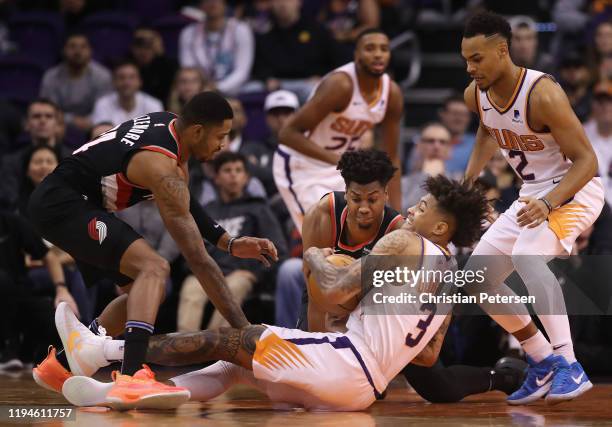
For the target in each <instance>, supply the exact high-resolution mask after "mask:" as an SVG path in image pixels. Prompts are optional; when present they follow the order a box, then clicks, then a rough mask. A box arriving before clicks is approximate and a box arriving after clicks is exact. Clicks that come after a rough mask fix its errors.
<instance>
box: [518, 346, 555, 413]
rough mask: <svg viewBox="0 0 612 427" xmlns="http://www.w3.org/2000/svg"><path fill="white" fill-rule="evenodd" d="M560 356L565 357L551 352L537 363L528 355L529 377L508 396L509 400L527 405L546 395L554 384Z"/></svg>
mask: <svg viewBox="0 0 612 427" xmlns="http://www.w3.org/2000/svg"><path fill="white" fill-rule="evenodd" d="M559 358H561V359H563V357H561V356H555V355H554V354H551V355H550V356H548V357H547V358H546V359H544V360H542V361H541V362H540V363H535V362H534V361H533V360H532V359H531V358H529V357H528V358H527V363H529V369H528V370H527V379H525V382H523V385H522V386H521V388H519V389H518V390H517V391H515V392H514V393H512V394H511V395H510V396H508V399H507V402H508V403H509V404H510V405H525V404H527V403H531V402H534V401H536V400H538V399H540V398H541V397H544V395H546V393H548V390H550V387H551V385H552V379H553V376H554V375H555V368H556V365H557V363H558V362H559Z"/></svg>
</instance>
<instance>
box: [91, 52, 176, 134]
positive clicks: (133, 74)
mask: <svg viewBox="0 0 612 427" xmlns="http://www.w3.org/2000/svg"><path fill="white" fill-rule="evenodd" d="M113 86H114V88H115V90H114V91H113V92H111V93H109V94H108V95H105V96H103V97H102V98H100V99H98V101H97V102H96V105H95V107H94V111H93V114H92V115H91V121H92V122H93V123H100V122H111V123H112V124H114V125H119V124H121V123H123V122H125V121H127V120H130V119H133V118H134V117H138V116H142V115H144V114H147V113H152V112H155V111H163V110H164V106H163V105H162V103H161V101H160V100H159V99H157V98H153V97H152V96H150V95H147V94H146V93H143V92H141V91H140V89H141V87H142V80H141V78H140V71H139V70H138V67H137V66H136V64H134V63H133V62H127V61H126V62H122V63H120V64H119V65H117V66H116V67H115V69H114V71H113Z"/></svg>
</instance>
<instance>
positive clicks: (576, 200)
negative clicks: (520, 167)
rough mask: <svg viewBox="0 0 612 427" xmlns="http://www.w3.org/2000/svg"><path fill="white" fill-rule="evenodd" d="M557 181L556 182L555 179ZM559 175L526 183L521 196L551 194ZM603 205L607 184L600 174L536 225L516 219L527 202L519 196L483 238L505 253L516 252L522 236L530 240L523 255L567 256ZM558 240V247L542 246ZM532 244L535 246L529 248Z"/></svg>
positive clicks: (597, 215) (524, 239)
mask: <svg viewBox="0 0 612 427" xmlns="http://www.w3.org/2000/svg"><path fill="white" fill-rule="evenodd" d="M555 181H556V182H555ZM556 184H558V178H557V179H551V180H549V181H545V182H541V183H537V184H523V187H522V188H521V191H520V196H521V197H535V198H540V197H544V196H545V195H546V194H548V193H549V192H550V191H551V190H552V189H553V188H554V187H555V185H556ZM603 205H604V188H603V184H602V181H601V178H599V177H595V178H593V179H591V181H589V182H588V183H587V184H586V185H585V186H584V187H582V189H581V190H580V191H578V193H576V195H575V196H574V197H572V198H571V199H569V200H568V201H566V202H565V203H563V204H562V205H561V206H559V207H557V208H555V209H554V210H553V211H552V212H551V214H550V215H549V216H548V219H547V221H544V222H543V223H542V224H540V225H539V226H537V227H534V228H527V227H526V226H525V227H520V226H519V225H518V222H517V213H518V212H519V210H520V209H521V208H522V207H523V206H524V203H522V202H519V201H518V200H516V201H514V203H512V205H510V207H509V208H508V209H507V210H506V211H505V212H504V213H502V214H501V215H500V216H499V218H498V219H497V220H496V221H495V222H494V223H493V224H492V225H491V227H490V228H489V229H488V230H487V232H486V233H485V234H484V235H483V236H482V239H481V240H484V241H486V242H487V243H489V244H490V245H492V246H494V247H495V248H497V249H498V250H499V251H501V252H503V253H504V254H505V255H513V254H514V255H517V250H516V248H515V243H516V241H517V240H518V239H519V237H521V241H522V242H531V244H530V245H529V246H528V248H527V249H526V250H527V252H529V253H526V252H525V253H523V252H524V251H520V252H521V253H520V254H524V255H554V256H565V255H569V254H570V253H571V251H572V246H573V244H574V242H575V241H576V238H577V237H578V236H579V235H580V234H581V233H582V232H583V231H584V230H586V229H587V228H589V227H590V226H591V225H592V224H593V223H594V222H595V220H596V219H597V218H598V217H599V214H600V213H601V210H602V208H603ZM541 233H543V234H551V233H553V234H554V236H555V237H556V240H555V239H545V238H542V237H543V235H542V234H541ZM547 241H548V242H550V241H552V242H555V243H556V241H558V242H559V243H560V245H556V247H555V248H544V247H541V245H542V244H543V243H542V242H547ZM529 248H533V249H532V250H530V249H529Z"/></svg>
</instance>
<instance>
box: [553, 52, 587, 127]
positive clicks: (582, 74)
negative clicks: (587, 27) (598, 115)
mask: <svg viewBox="0 0 612 427" xmlns="http://www.w3.org/2000/svg"><path fill="white" fill-rule="evenodd" d="M559 84H561V87H563V90H564V91H565V93H566V94H567V97H568V99H569V101H570V104H571V105H572V108H573V109H574V112H575V113H576V116H578V119H580V121H581V122H583V123H584V122H585V121H586V120H587V119H588V117H589V114H590V112H591V96H592V93H591V90H590V88H589V86H590V84H591V78H590V72H589V68H588V66H587V63H586V60H585V58H584V57H583V56H582V55H581V54H580V53H579V52H577V51H570V52H568V53H567V54H566V55H565V56H564V57H563V58H562V59H561V62H560V63H559Z"/></svg>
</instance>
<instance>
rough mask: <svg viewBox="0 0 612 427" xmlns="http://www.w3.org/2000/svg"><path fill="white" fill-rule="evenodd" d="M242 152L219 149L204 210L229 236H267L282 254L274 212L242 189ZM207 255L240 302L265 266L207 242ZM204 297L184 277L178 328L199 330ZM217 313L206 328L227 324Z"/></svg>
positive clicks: (195, 283) (244, 178)
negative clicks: (213, 189) (214, 195)
mask: <svg viewBox="0 0 612 427" xmlns="http://www.w3.org/2000/svg"><path fill="white" fill-rule="evenodd" d="M246 166H247V163H246V159H245V158H244V156H242V155H241V154H239V153H232V152H227V151H226V152H223V153H221V154H219V155H218V156H217V157H216V158H215V160H214V169H215V184H216V186H217V187H218V188H219V199H218V200H217V201H214V202H211V203H209V204H207V205H206V206H205V207H204V208H205V210H206V212H208V214H209V215H210V216H211V217H212V218H213V219H214V220H215V221H217V222H218V223H219V224H221V226H222V227H223V228H225V229H226V230H227V232H228V233H229V234H230V235H232V236H243V235H248V236H253V237H261V238H267V239H270V240H271V241H272V242H273V243H274V244H275V245H276V248H277V250H278V257H279V258H281V259H282V258H284V257H285V255H286V253H287V245H286V242H285V240H284V237H283V235H282V232H281V227H280V225H279V224H278V221H277V220H276V218H275V216H274V214H273V213H272V211H271V210H270V208H269V207H268V205H267V204H266V201H265V200H264V199H261V198H258V197H253V196H251V195H250V194H249V193H248V191H246V185H247V182H248V179H249V176H248V172H247V169H246ZM207 249H208V251H209V253H210V256H211V257H212V258H213V259H214V260H215V262H216V263H217V264H218V265H219V267H220V268H221V271H222V272H223V274H224V275H225V276H226V281H227V286H228V288H229V290H230V292H231V293H232V295H233V297H234V298H235V300H236V302H238V303H239V304H242V303H243V302H244V300H245V298H246V297H247V295H248V294H249V293H250V292H251V291H252V290H253V287H254V285H255V284H256V283H257V282H258V278H259V277H260V276H261V275H262V274H263V272H264V270H265V269H266V267H264V265H263V264H261V263H260V262H258V261H257V260H247V259H239V258H235V257H233V256H232V255H230V254H229V253H227V252H224V251H221V250H219V249H217V248H216V247H213V246H212V245H207ZM207 301H208V297H207V296H206V294H205V293H204V291H203V290H202V287H201V285H200V283H199V282H198V281H197V279H195V277H194V276H190V277H188V278H187V279H185V282H184V283H183V287H182V289H181V296H180V301H179V308H178V330H179V332H188V331H197V330H200V325H201V323H202V315H203V313H204V307H205V305H206V302H207ZM227 325H228V324H227V322H226V321H225V319H223V317H222V316H221V314H220V313H219V312H218V311H217V310H215V313H214V314H213V317H212V319H211V321H210V322H209V324H208V328H218V327H221V326H227Z"/></svg>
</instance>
